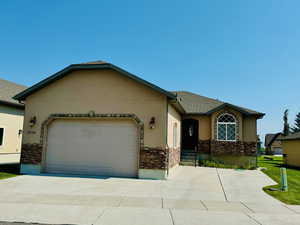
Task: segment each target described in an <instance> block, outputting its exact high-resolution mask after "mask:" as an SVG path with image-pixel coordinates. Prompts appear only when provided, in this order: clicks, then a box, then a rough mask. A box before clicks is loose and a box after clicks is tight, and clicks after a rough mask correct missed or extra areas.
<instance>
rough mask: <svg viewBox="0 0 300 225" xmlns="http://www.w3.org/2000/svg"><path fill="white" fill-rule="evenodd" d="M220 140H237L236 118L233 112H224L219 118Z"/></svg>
mask: <svg viewBox="0 0 300 225" xmlns="http://www.w3.org/2000/svg"><path fill="white" fill-rule="evenodd" d="M217 129H218V130H217V131H218V132H217V134H218V140H219V141H236V120H235V117H234V116H233V115H231V114H228V113H224V114H222V115H220V116H219V117H218V120H217Z"/></svg>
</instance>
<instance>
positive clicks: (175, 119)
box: [167, 104, 181, 148]
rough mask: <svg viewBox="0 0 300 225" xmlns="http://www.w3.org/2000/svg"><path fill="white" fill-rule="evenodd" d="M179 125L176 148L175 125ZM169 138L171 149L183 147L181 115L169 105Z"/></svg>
mask: <svg viewBox="0 0 300 225" xmlns="http://www.w3.org/2000/svg"><path fill="white" fill-rule="evenodd" d="M175 123H176V124H177V142H176V146H174V124H175ZM167 133H168V136H167V137H168V138H167V143H168V147H170V148H174V147H175V148H179V147H180V146H181V115H180V114H179V113H178V112H177V111H176V110H175V108H174V107H173V106H171V105H170V104H168V131H167Z"/></svg>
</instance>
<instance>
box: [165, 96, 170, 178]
mask: <svg viewBox="0 0 300 225" xmlns="http://www.w3.org/2000/svg"><path fill="white" fill-rule="evenodd" d="M166 102H167V104H166V105H167V108H166V151H167V160H166V161H167V162H166V164H167V176H169V157H170V151H169V148H167V146H168V130H169V127H168V124H169V120H168V119H169V117H168V114H169V102H168V97H167V101H166Z"/></svg>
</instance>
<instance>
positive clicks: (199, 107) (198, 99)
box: [173, 91, 264, 116]
mask: <svg viewBox="0 0 300 225" xmlns="http://www.w3.org/2000/svg"><path fill="white" fill-rule="evenodd" d="M173 93H174V94H176V95H177V100H178V101H179V103H180V105H181V106H182V107H183V109H184V110H185V112H186V113H188V114H210V113H212V112H214V110H217V109H219V108H221V107H223V106H224V107H225V106H229V107H232V108H235V109H237V110H239V111H241V112H242V113H246V114H249V115H257V116H263V115H264V114H263V113H260V112H257V111H254V110H251V109H247V108H244V107H240V106H236V105H232V104H230V103H226V102H223V101H220V100H217V99H213V98H208V97H205V96H201V95H198V94H194V93H191V92H188V91H174V92H173Z"/></svg>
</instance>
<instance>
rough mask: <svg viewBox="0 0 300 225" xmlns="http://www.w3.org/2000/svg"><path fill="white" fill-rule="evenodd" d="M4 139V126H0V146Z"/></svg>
mask: <svg viewBox="0 0 300 225" xmlns="http://www.w3.org/2000/svg"><path fill="white" fill-rule="evenodd" d="M3 141H4V128H3V127H0V146H3Z"/></svg>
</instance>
